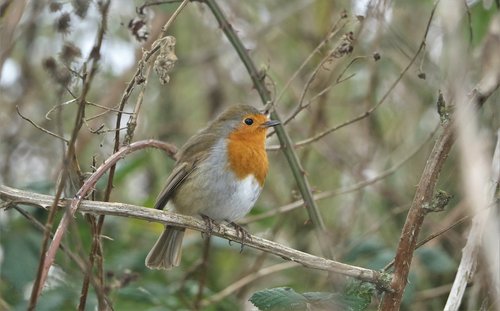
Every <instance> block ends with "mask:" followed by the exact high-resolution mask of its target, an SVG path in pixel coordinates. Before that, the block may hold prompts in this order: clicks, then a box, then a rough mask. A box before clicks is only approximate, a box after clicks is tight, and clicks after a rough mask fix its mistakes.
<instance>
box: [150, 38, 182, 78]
mask: <svg viewBox="0 0 500 311" xmlns="http://www.w3.org/2000/svg"><path fill="white" fill-rule="evenodd" d="M158 44H160V54H159V55H158V57H157V58H156V60H155V63H154V66H153V67H154V69H155V71H156V73H157V74H158V77H159V78H160V83H161V84H167V83H168V82H169V81H170V76H169V75H168V74H169V73H170V72H171V71H172V69H174V66H175V63H176V62H177V56H176V55H175V37H172V36H166V37H164V38H162V39H160V40H159V41H157V42H155V44H154V45H153V47H154V46H156V45H158Z"/></svg>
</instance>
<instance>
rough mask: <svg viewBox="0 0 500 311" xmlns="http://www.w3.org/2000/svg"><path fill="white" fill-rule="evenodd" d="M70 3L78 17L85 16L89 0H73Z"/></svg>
mask: <svg viewBox="0 0 500 311" xmlns="http://www.w3.org/2000/svg"><path fill="white" fill-rule="evenodd" d="M71 5H72V6H73V9H74V10H75V14H76V15H77V16H79V17H80V18H85V16H86V15H87V11H88V10H89V6H90V0H73V1H71Z"/></svg>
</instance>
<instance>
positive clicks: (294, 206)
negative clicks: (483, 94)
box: [239, 126, 439, 224]
mask: <svg viewBox="0 0 500 311" xmlns="http://www.w3.org/2000/svg"><path fill="white" fill-rule="evenodd" d="M438 128H439V126H437V127H436V128H435V129H434V131H432V132H431V133H430V134H429V136H428V138H427V139H426V140H425V141H424V142H422V143H421V144H420V145H419V146H417V147H416V148H415V149H414V150H413V151H412V152H410V153H409V154H408V155H407V156H406V157H404V158H403V159H401V160H400V161H399V162H397V163H396V164H394V166H392V167H391V168H389V169H387V170H386V171H384V172H382V173H381V174H380V175H378V176H375V177H373V178H370V179H367V180H363V181H360V182H358V183H355V184H354V185H350V186H347V187H343V188H340V189H335V190H329V191H324V192H320V193H316V194H314V195H313V198H314V200H316V201H317V200H323V199H327V198H331V197H334V196H338V195H343V194H348V193H352V192H354V191H358V190H360V189H362V188H364V187H368V186H370V185H372V184H374V183H376V182H378V181H380V180H383V179H385V178H387V177H389V176H390V175H392V174H394V173H395V172H397V170H398V169H399V168H400V167H401V166H403V165H404V164H405V163H407V162H408V161H409V160H410V159H411V158H413V157H414V156H415V155H417V154H418V152H419V151H420V150H422V148H423V147H424V146H425V145H426V144H427V143H428V142H429V141H430V139H431V138H432V137H434V135H435V134H436V132H437V130H438ZM303 206H304V201H303V200H298V201H295V202H292V203H289V204H287V205H284V206H281V207H278V208H277V209H274V210H271V211H268V212H265V213H260V214H258V215H255V216H248V217H245V218H244V219H243V220H241V221H239V223H241V224H248V223H252V222H256V221H260V220H262V219H265V218H268V217H272V216H274V215H277V214H281V213H286V212H290V211H293V210H295V209H297V208H300V207H303Z"/></svg>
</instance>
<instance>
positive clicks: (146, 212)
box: [0, 185, 388, 290]
mask: <svg viewBox="0 0 500 311" xmlns="http://www.w3.org/2000/svg"><path fill="white" fill-rule="evenodd" d="M0 199H2V200H3V201H5V202H8V203H10V204H28V205H32V206H38V207H41V208H44V207H46V206H50V205H51V204H52V202H54V197H53V196H49V195H43V194H38V193H34V192H28V191H23V190H19V189H14V188H10V187H7V186H5V185H0ZM71 202H72V200H67V199H62V200H60V201H59V202H58V207H61V208H66V209H67V208H69V206H70V203H71ZM78 210H79V211H80V212H83V213H91V214H97V215H112V216H120V217H127V218H135V219H141V220H146V221H150V222H158V223H162V224H165V225H173V226H177V227H185V228H188V229H193V230H196V231H200V232H207V230H208V228H207V226H206V223H205V222H204V221H203V220H199V219H196V218H194V217H189V216H184V215H181V214H176V213H172V212H167V211H161V210H155V209H151V208H145V207H140V206H135V205H130V204H123V203H109V202H98V201H88V200H83V201H81V204H80V206H79V208H78ZM212 230H213V232H212V235H215V236H218V237H221V238H224V239H228V240H231V241H240V240H241V235H240V234H239V233H238V232H237V231H236V230H234V228H232V227H230V226H225V225H220V226H213V227H212ZM244 244H245V245H247V246H249V247H252V248H255V249H258V250H261V251H264V252H267V253H271V254H273V255H276V256H278V257H281V258H283V259H285V260H288V261H291V262H296V263H298V264H301V265H302V266H304V267H306V268H311V269H316V270H322V271H328V272H334V273H339V274H342V275H346V276H350V277H353V278H356V279H358V280H361V281H365V282H370V283H373V284H375V285H377V286H378V287H379V288H381V289H383V290H388V283H387V282H386V279H387V275H386V274H383V273H380V272H378V271H374V270H370V269H365V268H361V267H357V266H352V265H348V264H344V263H341V262H337V261H333V260H330V259H325V258H322V257H317V256H314V255H311V254H308V253H304V252H301V251H298V250H295V249H293V248H290V247H287V246H285V245H282V244H279V243H276V242H273V241H269V240H266V239H263V238H260V237H257V236H253V235H252V236H251V237H250V238H249V239H245V242H244Z"/></svg>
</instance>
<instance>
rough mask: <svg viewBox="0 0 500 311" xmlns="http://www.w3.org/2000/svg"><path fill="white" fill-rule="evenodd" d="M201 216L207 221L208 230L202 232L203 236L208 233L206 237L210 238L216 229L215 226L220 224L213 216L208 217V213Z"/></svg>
mask: <svg viewBox="0 0 500 311" xmlns="http://www.w3.org/2000/svg"><path fill="white" fill-rule="evenodd" d="M201 218H202V219H203V221H204V222H205V226H206V227H207V230H206V231H205V232H202V233H201V236H202V238H205V236H204V234H206V237H207V238H209V237H210V236H212V232H213V231H214V226H219V225H218V224H217V223H216V222H215V220H213V219H212V218H210V217H208V216H207V215H203V214H202V215H201Z"/></svg>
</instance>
